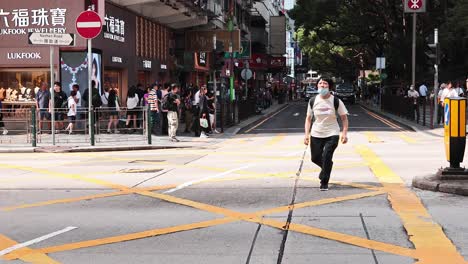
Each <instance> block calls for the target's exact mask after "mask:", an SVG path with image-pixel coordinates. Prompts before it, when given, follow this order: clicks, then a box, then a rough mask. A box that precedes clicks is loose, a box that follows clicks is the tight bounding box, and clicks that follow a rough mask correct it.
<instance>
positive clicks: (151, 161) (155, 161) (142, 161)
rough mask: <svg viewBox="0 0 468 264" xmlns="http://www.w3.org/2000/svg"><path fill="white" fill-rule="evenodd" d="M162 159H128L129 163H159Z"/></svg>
mask: <svg viewBox="0 0 468 264" xmlns="http://www.w3.org/2000/svg"><path fill="white" fill-rule="evenodd" d="M164 161H165V160H134V161H130V162H129V163H160V162H164Z"/></svg>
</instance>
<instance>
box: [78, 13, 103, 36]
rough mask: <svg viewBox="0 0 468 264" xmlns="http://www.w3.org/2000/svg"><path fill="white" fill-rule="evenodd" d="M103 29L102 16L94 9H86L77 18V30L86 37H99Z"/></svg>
mask: <svg viewBox="0 0 468 264" xmlns="http://www.w3.org/2000/svg"><path fill="white" fill-rule="evenodd" d="M101 29H102V22H101V18H100V17H99V15H98V13H96V12H94V11H90V10H88V11H84V12H82V13H81V14H80V15H79V16H78V17H77V18H76V31H77V32H78V34H80V36H82V37H83V38H85V39H93V38H95V37H97V36H98V35H99V33H101Z"/></svg>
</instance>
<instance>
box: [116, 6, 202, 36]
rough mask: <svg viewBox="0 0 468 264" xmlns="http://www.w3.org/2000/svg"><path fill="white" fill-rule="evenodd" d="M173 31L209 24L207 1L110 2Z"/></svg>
mask: <svg viewBox="0 0 468 264" xmlns="http://www.w3.org/2000/svg"><path fill="white" fill-rule="evenodd" d="M110 1H111V2H112V3H115V4H117V5H120V6H123V7H126V8H128V9H130V10H132V11H134V12H136V13H137V14H139V15H141V16H144V17H147V18H150V19H153V20H154V21H157V22H159V23H161V24H162V25H166V26H168V27H169V28H173V29H184V28H190V27H194V26H199V25H204V24H207V23H208V17H207V13H206V8H207V6H206V0H110Z"/></svg>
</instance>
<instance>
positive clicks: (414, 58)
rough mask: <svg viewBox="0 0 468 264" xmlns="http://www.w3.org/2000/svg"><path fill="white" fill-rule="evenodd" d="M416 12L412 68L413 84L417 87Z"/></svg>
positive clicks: (414, 17) (414, 14) (414, 16)
mask: <svg viewBox="0 0 468 264" xmlns="http://www.w3.org/2000/svg"><path fill="white" fill-rule="evenodd" d="M416 18H417V15H416V13H413V45H412V48H413V51H412V68H411V84H412V85H413V87H414V89H416Z"/></svg>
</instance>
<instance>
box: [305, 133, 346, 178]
mask: <svg viewBox="0 0 468 264" xmlns="http://www.w3.org/2000/svg"><path fill="white" fill-rule="evenodd" d="M339 139H340V137H339V136H331V137H326V138H317V137H311V138H310V153H311V156H312V162H313V163H315V164H317V166H319V167H320V168H321V169H322V170H321V171H320V174H319V178H320V183H321V184H328V181H329V180H330V174H331V171H332V168H333V153H335V149H336V147H338V141H339Z"/></svg>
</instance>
